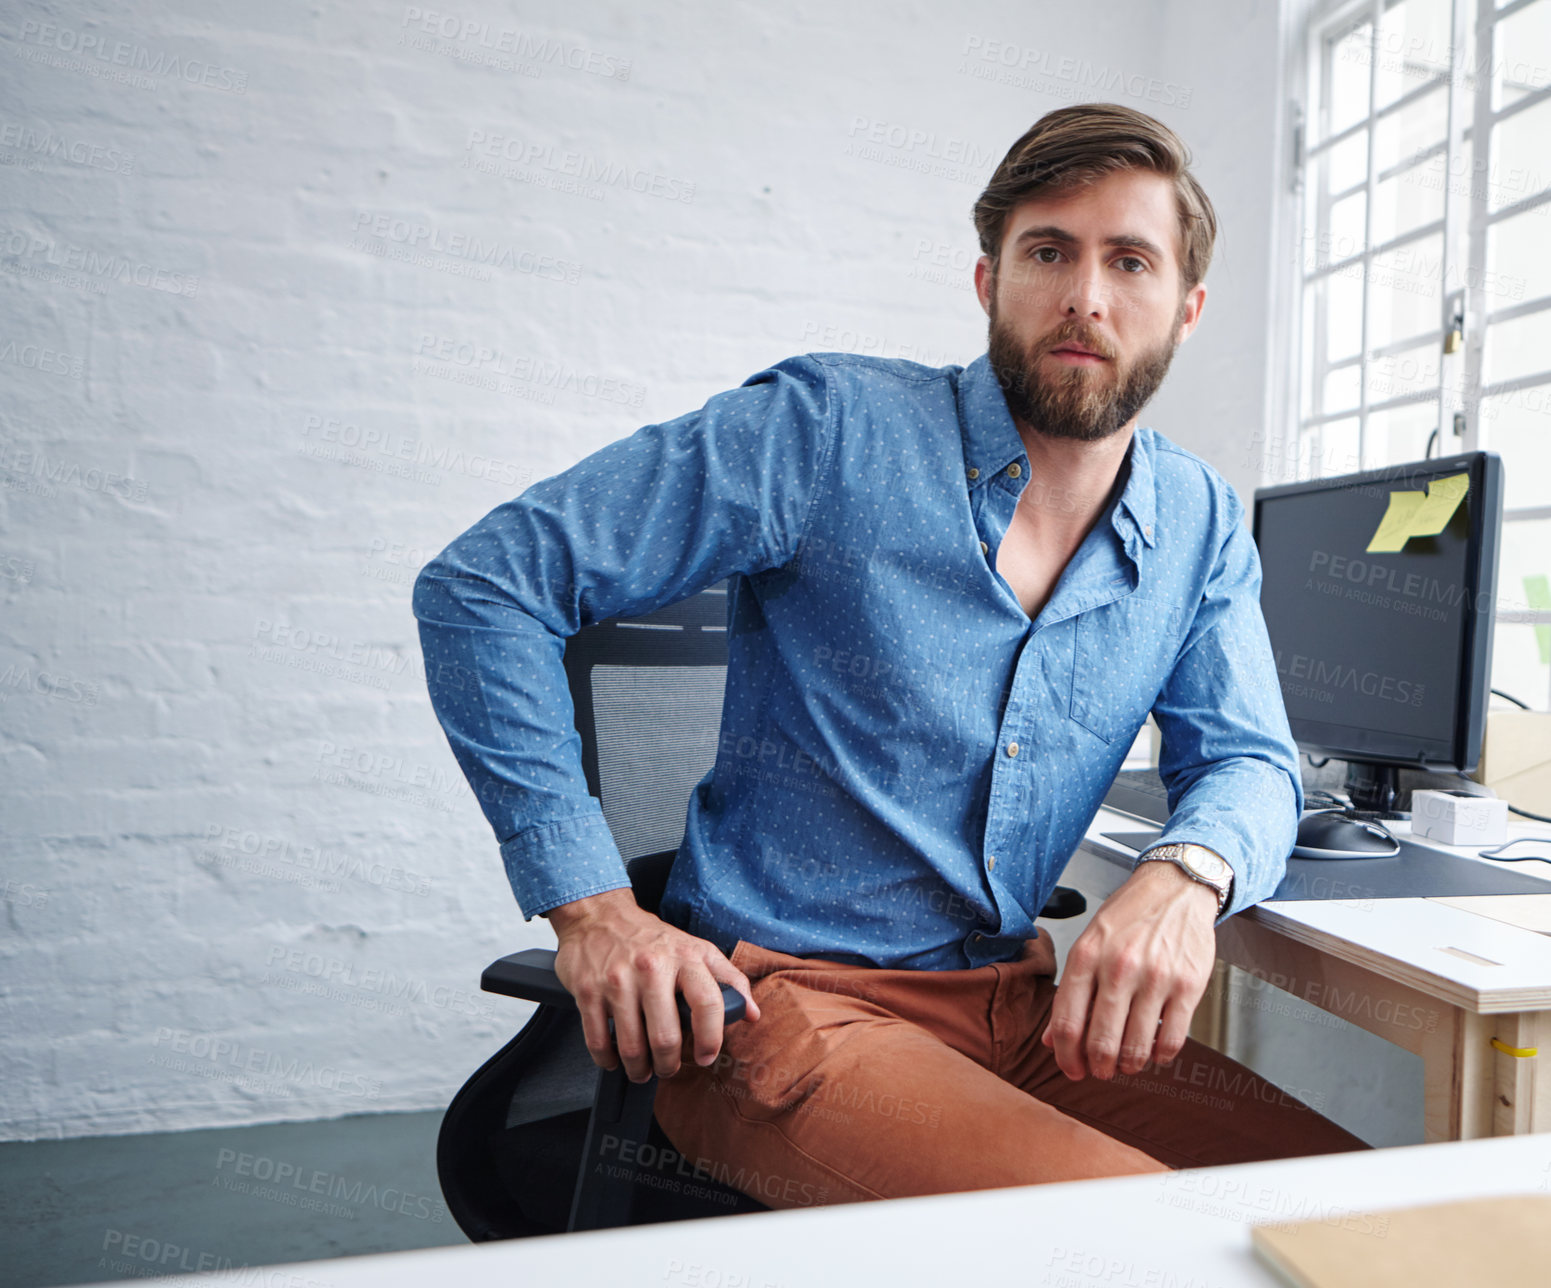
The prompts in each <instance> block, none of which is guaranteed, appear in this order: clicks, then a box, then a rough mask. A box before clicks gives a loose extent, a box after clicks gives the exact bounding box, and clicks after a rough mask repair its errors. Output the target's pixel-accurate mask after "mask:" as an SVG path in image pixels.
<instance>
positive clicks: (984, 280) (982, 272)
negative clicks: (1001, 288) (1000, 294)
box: [975, 255, 996, 317]
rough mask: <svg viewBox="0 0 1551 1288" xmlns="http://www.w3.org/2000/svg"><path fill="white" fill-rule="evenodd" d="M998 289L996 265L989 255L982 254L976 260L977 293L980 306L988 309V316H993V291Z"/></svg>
mask: <svg viewBox="0 0 1551 1288" xmlns="http://www.w3.org/2000/svg"><path fill="white" fill-rule="evenodd" d="M995 290H996V265H995V264H993V263H992V262H991V257H990V256H989V255H982V256H981V257H980V258H979V259H977V260H976V261H975V294H976V295H977V296H978V297H979V298H980V307H981V308H983V309H984V310H985V311H986V316H987V317H990V316H991V293H992V292H993V291H995Z"/></svg>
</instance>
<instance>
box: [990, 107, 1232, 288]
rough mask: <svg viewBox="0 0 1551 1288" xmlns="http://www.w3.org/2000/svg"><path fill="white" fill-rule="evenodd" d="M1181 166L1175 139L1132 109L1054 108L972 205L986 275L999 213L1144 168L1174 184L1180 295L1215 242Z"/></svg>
mask: <svg viewBox="0 0 1551 1288" xmlns="http://www.w3.org/2000/svg"><path fill="white" fill-rule="evenodd" d="M1189 166H1190V153H1189V152H1188V151H1187V150H1186V148H1185V144H1184V142H1183V141H1182V140H1181V139H1180V137H1179V135H1177V134H1175V133H1174V131H1173V130H1171V129H1169V127H1168V126H1167V125H1164V124H1163V122H1162V121H1158V120H1154V119H1153V118H1152V117H1150V116H1148V115H1146V114H1145V113H1143V112H1138V111H1137V110H1136V109H1135V108H1130V107H1122V106H1121V105H1120V104H1118V103H1077V104H1074V105H1073V106H1071V107H1062V108H1057V109H1056V110H1055V111H1054V112H1047V113H1046V114H1045V115H1044V116H1042V117H1040V118H1039V120H1037V121H1035V122H1034V124H1033V125H1032V126H1030V127H1029V130H1028V133H1026V134H1025V135H1024V136H1023V137H1022V138H1021V139H1019V140H1018V141H1017V142H1016V143H1014V144H1013V145H1012V147H1011V148H1009V149H1008V152H1007V155H1006V156H1005V157H1003V158H1002V163H1001V164H1000V165H999V166H997V167H996V173H995V174H993V175H992V176H991V182H990V183H988V184H986V190H985V191H984V192H982V193H981V194H980V199H979V200H978V201H977V202H975V231H976V232H977V233H979V234H980V249H981V250H982V251H983V252H985V254H986V255H988V256H990V259H991V268H992V271H993V272H994V271H995V270H996V266H997V262H998V260H999V258H1000V256H1001V250H1002V230H1003V229H1004V228H1005V227H1006V224H1007V216H1008V214H1009V213H1010V212H1011V211H1012V209H1013V207H1014V206H1016V205H1017V204H1018V203H1019V202H1020V201H1024V200H1027V199H1028V198H1029V197H1033V196H1037V195H1039V194H1042V193H1052V194H1053V193H1062V192H1069V191H1071V190H1072V189H1074V188H1080V187H1083V186H1084V185H1086V184H1089V183H1092V182H1093V181H1094V180H1096V179H1099V178H1102V177H1103V176H1104V175H1107V174H1112V173H1114V172H1115V171H1117V170H1151V171H1153V172H1154V173H1156V174H1161V175H1163V176H1164V178H1166V179H1172V180H1173V181H1174V202H1175V205H1176V207H1177V208H1178V210H1179V241H1180V247H1181V254H1180V257H1179V266H1180V290H1181V294H1183V293H1184V292H1186V291H1189V290H1190V289H1191V288H1192V287H1194V286H1196V285H1197V284H1199V283H1200V281H1201V279H1202V278H1203V277H1205V276H1206V268H1207V265H1208V264H1210V263H1211V262H1212V243H1213V242H1215V241H1216V240H1217V214H1216V212H1215V211H1214V210H1213V209H1212V203H1211V200H1210V199H1209V198H1208V197H1207V195H1206V192H1205V190H1204V189H1203V188H1202V187H1201V185H1200V184H1199V183H1197V182H1196V177H1195V176H1194V175H1193V174H1191V173H1190V169H1189Z"/></svg>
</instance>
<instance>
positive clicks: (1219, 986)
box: [1190, 957, 1232, 1055]
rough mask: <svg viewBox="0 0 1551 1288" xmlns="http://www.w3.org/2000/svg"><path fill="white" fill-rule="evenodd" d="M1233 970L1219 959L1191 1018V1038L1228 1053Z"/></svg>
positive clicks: (1214, 964) (1215, 1049) (1213, 966)
mask: <svg viewBox="0 0 1551 1288" xmlns="http://www.w3.org/2000/svg"><path fill="white" fill-rule="evenodd" d="M1231 969H1232V968H1231V967H1230V966H1229V965H1228V963H1227V962H1225V961H1224V960H1223V959H1222V958H1221V957H1219V958H1218V959H1217V960H1216V962H1214V963H1213V965H1212V978H1211V979H1209V980H1208V981H1207V984H1206V992H1205V993H1204V994H1202V997H1201V1003H1200V1005H1199V1006H1197V1007H1196V1012H1195V1014H1194V1015H1192V1016H1191V1017H1190V1036H1191V1037H1193V1038H1194V1039H1195V1040H1196V1041H1197V1042H1200V1043H1201V1044H1202V1045H1203V1046H1209V1047H1211V1048H1212V1050H1213V1051H1219V1052H1221V1053H1222V1054H1224V1055H1226V1054H1227V1053H1228V972H1229V970H1231Z"/></svg>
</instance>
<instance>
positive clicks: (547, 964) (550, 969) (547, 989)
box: [479, 948, 747, 1024]
mask: <svg viewBox="0 0 1551 1288" xmlns="http://www.w3.org/2000/svg"><path fill="white" fill-rule="evenodd" d="M479 986H480V988H482V989H483V990H484V991H485V992H487V993H501V994H504V995H505V996H507V997H520V998H522V999H523V1000H524V1001H528V1002H538V1003H539V1004H540V1005H542V1006H569V1007H574V1006H575V1005H576V999H575V998H574V997H572V996H571V995H570V993H568V992H566V988H565V985H564V984H562V983H561V982H560V977H559V976H558V975H556V974H555V950H554V949H553V948H525V949H523V951H522V952H520V953H509V954H508V955H507V956H505V957H502V958H500V959H499V960H497V961H493V962H491V963H490V965H488V966H486V967H485V972H484V974H483V975H481V976H480V977H479ZM721 989H722V1006H723V1007H724V1008H725V1009H724V1011H723V1013H722V1018H723V1020H725V1021H726V1022H727V1023H729V1024H730V1023H731V1022H732V1021H733V1020H741V1019H742V1018H743V1013H744V1011H745V1010H746V1009H747V1003H746V1002H744V1000H743V994H742V993H740V992H738V990H737V989H735V988H734V987H733V986H732V985H731V984H723V985H722V986H721ZM678 1003H679V1019H680V1020H681V1021H683V1022H684V1023H685V1024H688V1023H689V1005H688V1003H686V1002H685V1001H684V999H683V997H682V996H681V997H680V998H679V999H678Z"/></svg>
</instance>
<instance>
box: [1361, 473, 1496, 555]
mask: <svg viewBox="0 0 1551 1288" xmlns="http://www.w3.org/2000/svg"><path fill="white" fill-rule="evenodd" d="M1469 489H1470V475H1468V474H1451V475H1449V477H1448V478H1444V479H1434V480H1433V481H1432V482H1431V483H1430V484H1429V485H1428V488H1427V491H1425V492H1391V493H1390V494H1389V508H1388V509H1387V510H1385V511H1384V517H1383V518H1382V519H1381V520H1379V528H1378V531H1377V532H1375V533H1374V534H1373V540H1371V541H1370V542H1368V550H1367V553H1368V554H1370V555H1380V554H1395V553H1396V552H1398V551H1401V550H1404V549H1405V548H1406V542H1407V541H1409V540H1411V538H1412V537H1436V536H1437V535H1438V534H1439V533H1440V532H1442V531H1443V530H1444V529H1445V528H1446V527H1448V526H1449V520H1450V519H1452V518H1453V517H1454V511H1456V510H1457V509H1459V503H1460V502H1461V501H1463V500H1464V499H1465V493H1466V492H1467V491H1469Z"/></svg>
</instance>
